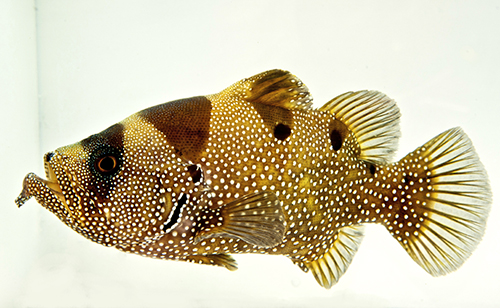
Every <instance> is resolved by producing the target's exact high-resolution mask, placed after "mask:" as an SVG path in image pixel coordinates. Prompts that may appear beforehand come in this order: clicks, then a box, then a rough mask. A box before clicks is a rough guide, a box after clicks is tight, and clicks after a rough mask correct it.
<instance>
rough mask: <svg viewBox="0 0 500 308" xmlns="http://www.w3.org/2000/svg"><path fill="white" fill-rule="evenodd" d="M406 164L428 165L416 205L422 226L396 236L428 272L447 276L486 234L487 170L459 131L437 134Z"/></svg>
mask: <svg viewBox="0 0 500 308" xmlns="http://www.w3.org/2000/svg"><path fill="white" fill-rule="evenodd" d="M417 157H418V158H417ZM405 160H407V161H412V160H413V162H414V163H415V162H416V161H418V163H421V164H423V165H424V168H425V170H427V171H426V172H425V173H424V174H421V175H420V176H421V177H425V178H426V179H427V184H426V186H427V190H426V191H425V194H424V195H425V196H424V198H423V200H422V201H421V202H420V203H419V204H417V205H415V210H416V212H418V213H420V214H419V215H420V223H419V224H418V226H414V228H413V229H412V230H413V231H412V232H411V233H408V235H403V234H399V235H397V236H396V235H394V234H393V235H394V236H395V237H399V238H398V240H399V241H400V244H401V245H402V246H403V247H404V248H405V250H406V251H407V252H408V254H409V255H410V256H411V257H412V258H413V259H414V260H415V261H416V262H417V263H418V264H419V265H420V266H421V267H423V268H424V269H425V270H426V271H427V272H429V273H430V274H431V275H433V276H440V275H445V274H447V273H449V272H451V271H454V270H456V269H457V268H458V267H460V266H461V265H462V264H463V262H464V261H465V260H466V259H467V258H468V257H469V256H470V255H471V254H472V251H473V250H474V249H475V248H476V246H477V245H478V243H479V241H480V240H481V238H482V236H483V234H484V230H485V227H486V218H487V216H488V212H489V209H490V204H491V189H490V186H489V182H488V177H487V175H486V171H485V170H484V167H483V165H482V164H481V162H480V161H479V158H478V157H477V155H476V153H475V151H474V148H473V146H472V143H471V141H470V140H469V138H468V137H467V135H466V134H465V133H464V132H463V131H462V130H461V129H460V128H453V129H450V130H448V131H445V132H444V133H442V134H440V135H438V136H437V137H435V138H434V139H432V140H431V141H429V142H427V143H426V144H425V145H424V146H422V147H420V148H418V149H417V150H415V151H414V152H412V153H410V154H409V155H407V156H406V157H405V158H403V159H402V160H401V161H405Z"/></svg>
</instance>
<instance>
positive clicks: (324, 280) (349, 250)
mask: <svg viewBox="0 0 500 308" xmlns="http://www.w3.org/2000/svg"><path fill="white" fill-rule="evenodd" d="M363 229H364V226H363V225H355V226H348V227H343V228H341V229H340V230H339V231H338V232H337V234H336V236H337V239H336V240H335V242H333V245H332V247H330V249H329V250H328V251H327V252H325V254H324V255H323V256H321V258H319V259H317V260H314V261H312V262H311V263H307V264H306V266H307V268H308V269H309V270H311V272H312V273H313V275H314V278H316V281H317V282H318V283H319V284H320V285H321V286H322V287H324V288H326V289H330V288H331V287H332V286H333V285H334V284H336V283H337V281H338V280H339V279H340V277H341V276H342V275H343V274H344V273H345V271H346V270H347V268H348V267H349V265H350V264H351V261H352V259H353V257H354V255H355V254H356V252H357V251H358V247H359V245H360V244H361V240H362V239H363Z"/></svg>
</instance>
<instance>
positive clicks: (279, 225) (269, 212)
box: [194, 192, 286, 248]
mask: <svg viewBox="0 0 500 308" xmlns="http://www.w3.org/2000/svg"><path fill="white" fill-rule="evenodd" d="M198 226H199V231H198V232H197V234H196V237H195V239H194V241H195V243H199V242H200V241H202V240H204V239H206V238H212V237H232V238H238V239H241V240H243V241H245V242H247V243H249V244H251V245H255V246H258V247H263V248H267V247H273V246H276V245H278V244H279V243H281V241H282V239H283V236H284V233H285V228H286V223H285V217H284V214H283V210H282V208H281V205H280V202H279V200H278V198H277V197H276V195H275V194H274V193H272V192H259V193H255V194H251V195H247V196H244V197H242V198H239V199H237V200H235V201H233V202H231V203H228V204H227V205H225V206H223V207H221V208H218V209H215V210H212V209H208V210H206V211H205V212H204V213H202V214H201V215H200V217H199V219H198Z"/></svg>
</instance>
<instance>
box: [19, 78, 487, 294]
mask: <svg viewBox="0 0 500 308" xmlns="http://www.w3.org/2000/svg"><path fill="white" fill-rule="evenodd" d="M399 119H400V110H399V108H398V107H397V105H396V103H395V101H394V100H393V99H391V98H389V97H388V96H386V95H385V94H383V93H380V92H378V91H373V90H361V91H355V92H347V93H344V94H341V95H339V96H337V97H335V98H333V99H332V100H330V101H328V102H327V103H326V104H324V105H323V106H322V107H319V108H314V107H313V99H312V96H311V94H310V93H309V90H308V88H307V86H306V85H305V84H304V83H303V82H302V81H301V80H300V79H299V78H297V77H296V76H295V75H293V74H291V73H290V72H288V71H284V70H279V69H275V70H270V71H266V72H263V73H260V74H257V75H255V76H252V77H249V78H245V79H243V80H241V81H239V82H237V83H235V84H233V85H231V86H230V87H228V88H226V89H225V90H223V91H221V92H220V93H217V94H212V95H206V96H195V97H191V98H187V99H180V100H176V101H171V102H168V103H164V104H160V105H156V106H153V107H150V108H148V109H144V110H142V111H139V112H137V113H135V114H133V115H131V116H130V117H128V118H126V119H125V120H123V121H121V122H119V123H117V124H114V125H112V126H110V127H109V128H107V129H105V130H104V131H102V132H100V133H97V134H94V135H91V136H90V137H88V138H86V139H83V140H82V141H80V142H77V143H74V144H72V145H68V146H64V147H60V148H58V149H56V150H54V151H52V152H48V153H46V154H45V155H44V158H43V161H44V167H45V175H46V179H43V178H41V177H39V176H37V175H35V174H34V173H29V174H28V175H27V176H26V177H25V178H24V182H23V188H22V192H21V194H20V195H19V197H18V198H17V199H16V200H15V203H16V204H17V206H18V207H21V206H22V205H23V204H25V203H26V201H27V200H28V199H30V198H31V197H34V198H35V199H36V201H37V202H38V203H39V204H40V205H42V206H43V207H45V208H46V209H47V210H49V211H50V212H52V213H53V214H54V215H56V216H57V217H58V218H59V219H60V220H61V221H62V222H63V223H65V224H66V225H67V226H69V227H70V228H71V229H73V230H74V231H76V232H78V233H79V234H81V235H83V236H84V237H86V238H87V239H89V240H91V241H93V242H96V243H98V244H102V245H104V246H109V247H115V248H117V249H119V250H121V251H124V252H128V253H133V254H138V255H141V256H145V257H150V258H156V259H165V260H177V261H185V262H192V263H199V264H206V265H215V266H220V267H225V268H227V269H229V270H236V269H237V263H236V261H235V259H234V258H233V257H232V254H240V253H254V254H271V255H283V256H285V257H288V258H289V259H290V260H291V261H292V262H293V263H294V264H296V265H297V266H298V267H299V268H300V269H302V270H303V271H304V272H312V274H313V276H314V277H315V279H316V280H317V282H318V283H319V284H320V285H321V286H322V287H324V288H327V289H328V288H331V287H332V286H333V285H335V284H336V283H337V282H338V281H339V279H340V277H341V276H342V275H343V274H344V273H345V272H346V270H347V268H348V267H349V265H350V263H351V262H352V260H353V257H354V255H355V254H356V251H357V250H358V247H359V246H360V244H361V241H362V238H363V235H364V226H365V225H366V224H369V223H374V224H381V225H383V226H385V228H386V229H387V231H388V232H389V234H390V235H392V237H393V238H394V239H395V240H397V241H398V242H399V244H401V246H402V247H403V248H404V249H405V251H406V252H407V253H408V254H409V255H410V257H411V258H412V259H413V260H414V261H415V262H416V263H417V264H419V265H420V266H421V267H422V268H423V269H424V270H425V271H427V272H428V273H430V274H431V275H433V276H440V275H445V274H447V273H450V272H452V271H454V270H456V269H457V268H459V267H460V266H461V265H462V264H463V263H464V261H465V260H466V259H467V258H468V257H469V256H470V255H471V254H472V252H473V251H474V249H475V248H476V247H477V245H478V243H479V242H480V240H481V238H482V236H483V234H484V231H485V228H486V221H487V217H488V213H489V210H490V207H491V203H492V195H491V188H490V185H489V181H488V176H487V173H486V170H485V168H484V166H483V165H482V163H481V162H480V160H479V158H478V155H477V154H476V152H475V150H474V147H473V145H472V142H471V141H470V139H469V138H468V136H467V135H466V134H465V133H464V131H463V130H462V129H461V128H459V127H456V128H451V129H449V130H447V131H445V132H443V133H441V134H439V135H437V136H436V137H434V138H433V139H431V140H430V141H428V142H427V143H425V144H424V145H422V146H420V147H418V148H416V149H415V150H414V151H413V152H411V153H409V154H407V155H406V156H404V157H403V158H401V159H400V160H398V161H396V162H393V158H394V155H395V151H396V150H397V145H398V141H399V138H400V130H399Z"/></svg>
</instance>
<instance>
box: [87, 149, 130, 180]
mask: <svg viewBox="0 0 500 308" xmlns="http://www.w3.org/2000/svg"><path fill="white" fill-rule="evenodd" d="M121 163H122V159H121V154H120V152H119V151H118V150H117V149H115V148H113V147H108V146H106V147H102V148H98V149H97V150H95V151H94V152H93V153H92V155H91V158H90V165H91V169H92V171H93V172H94V174H95V175H96V176H98V177H101V178H104V179H106V178H109V177H110V176H113V175H114V174H115V173H117V172H118V171H119V170H120V167H121Z"/></svg>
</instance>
